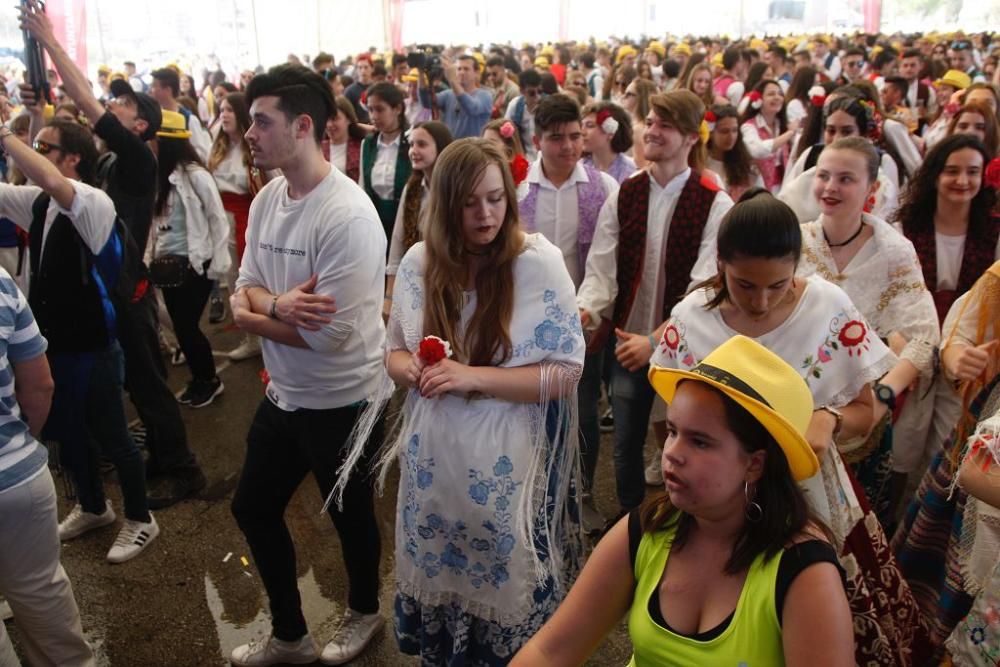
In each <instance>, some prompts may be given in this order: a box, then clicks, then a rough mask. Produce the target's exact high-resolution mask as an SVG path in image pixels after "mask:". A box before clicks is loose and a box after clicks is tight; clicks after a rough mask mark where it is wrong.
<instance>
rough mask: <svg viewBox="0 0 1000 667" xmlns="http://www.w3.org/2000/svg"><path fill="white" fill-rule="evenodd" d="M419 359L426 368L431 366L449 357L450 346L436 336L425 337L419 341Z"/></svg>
mask: <svg viewBox="0 0 1000 667" xmlns="http://www.w3.org/2000/svg"><path fill="white" fill-rule="evenodd" d="M417 354H419V355H420V358H421V359H423V360H424V363H425V364H427V365H428V366H433V365H434V364H436V363H437V362H439V361H441V360H442V359H447V358H448V357H450V356H451V346H450V345H449V344H448V343H447V342H446V341H443V340H441V339H440V338H438V337H437V336H426V337H424V339H423V340H422V341H420V348H419V350H418V351H417Z"/></svg>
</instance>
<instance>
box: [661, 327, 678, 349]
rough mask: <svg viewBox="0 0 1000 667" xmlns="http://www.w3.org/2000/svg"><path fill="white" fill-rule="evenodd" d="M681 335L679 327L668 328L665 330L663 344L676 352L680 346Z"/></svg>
mask: <svg viewBox="0 0 1000 667" xmlns="http://www.w3.org/2000/svg"><path fill="white" fill-rule="evenodd" d="M680 342H681V335H680V334H679V333H677V327H675V326H674V325H673V324H670V325H668V326H667V328H666V329H664V330H663V343H664V345H666V346H667V347H668V348H669V349H671V350H676V349H677V346H678V345H680Z"/></svg>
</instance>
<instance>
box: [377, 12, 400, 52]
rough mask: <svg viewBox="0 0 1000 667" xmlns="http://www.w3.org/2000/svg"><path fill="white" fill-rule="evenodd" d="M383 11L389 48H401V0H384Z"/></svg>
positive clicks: (394, 49)
mask: <svg viewBox="0 0 1000 667" xmlns="http://www.w3.org/2000/svg"><path fill="white" fill-rule="evenodd" d="M382 10H383V11H384V12H385V19H386V20H385V22H386V25H387V28H388V29H387V30H386V32H387V35H386V37H387V38H388V42H389V48H390V49H392V50H393V51H396V52H401V51H402V50H403V0H385V2H384V3H383V5H382Z"/></svg>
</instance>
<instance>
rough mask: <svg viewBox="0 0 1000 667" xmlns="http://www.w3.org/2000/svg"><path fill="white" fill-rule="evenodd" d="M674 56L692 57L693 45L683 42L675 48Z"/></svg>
mask: <svg viewBox="0 0 1000 667" xmlns="http://www.w3.org/2000/svg"><path fill="white" fill-rule="evenodd" d="M674 55H675V56H680V55H684V56H689V55H691V45H690V44H688V43H687V42H681V43H680V44H678V45H677V46H675V47H674Z"/></svg>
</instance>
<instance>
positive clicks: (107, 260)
mask: <svg viewBox="0 0 1000 667" xmlns="http://www.w3.org/2000/svg"><path fill="white" fill-rule="evenodd" d="M35 95H36V93H35V91H34V89H33V88H32V86H31V85H29V84H26V85H23V86H22V87H21V99H22V101H23V102H24V106H25V107H26V108H27V109H29V110H30V112H31V113H32V114H34V115H35V116H36V120H40V117H41V114H42V108H43V107H42V105H41V104H39V103H37V102H36V99H37V98H36V97H35ZM0 147H2V148H3V150H4V151H5V152H6V153H7V154H8V155H9V156H11V157H13V158H14V159H15V160H16V161H17V164H18V165H19V166H20V167H21V169H22V171H24V174H25V176H27V177H28V180H29V181H30V182H31V183H35V184H36V185H24V186H14V185H0V216H5V217H7V218H10V219H11V220H13V221H14V222H15V223H16V224H17V225H18V226H19V227H21V228H22V229H25V230H27V232H28V238H29V242H28V245H29V249H30V251H31V254H30V257H31V262H30V266H31V283H30V284H31V289H30V292H29V294H28V301H29V303H30V304H31V307H32V310H33V311H34V314H35V317H36V318H37V319H38V325H39V328H40V330H41V332H42V334H43V335H44V336H45V338H46V339H48V342H49V347H48V361H49V364H50V365H51V367H52V377H53V379H54V380H55V395H54V398H53V402H52V412H51V414H50V417H49V420H48V422H47V423H46V425H45V431H44V433H43V434H44V436H45V438H46V439H48V440H55V441H58V442H59V444H60V445H61V450H60V453H61V459H62V462H63V465H64V466H65V467H66V469H67V470H68V471H69V473H70V475H71V477H72V479H73V481H74V484H75V487H76V493H77V497H78V499H79V500H78V502H77V504H76V505H75V506H74V507H73V509H72V511H71V512H70V513H69V515H68V516H67V517H66V518H65V519H63V521H62V522H61V523H60V524H59V538H60V539H61V540H64V541H65V540H69V539H73V538H74V537H77V536H79V535H82V534H84V533H86V532H89V531H90V530H93V529H96V528H100V527H102V526H107V525H109V524H112V523H114V521H115V512H114V510H113V509H111V503H110V501H108V500H107V499H106V498H105V495H104V485H103V482H102V480H101V474H100V458H101V454H102V453H103V454H104V455H105V456H107V457H108V458H109V459H111V462H112V463H113V464H114V466H115V470H116V472H117V474H118V480H119V483H120V484H121V487H122V496H123V500H124V504H125V522H124V525H123V526H122V528H121V531H120V532H119V534H118V537H117V538H116V539H115V542H114V545H113V546H112V547H111V549H110V550H109V551H108V556H107V558H108V560H109V561H110V562H112V563H122V562H125V561H126V560H129V559H130V558H133V557H135V556H137V555H138V554H139V553H140V552H141V551H142V550H144V549H145V548H146V547H148V546H149V544H150V543H151V542H152V541H153V540H154V539H156V536H157V535H159V533H160V528H159V526H158V525H157V523H156V519H154V518H153V516H152V514H150V513H149V507H148V505H147V500H146V476H145V465H144V463H143V460H142V454H141V453H140V452H139V450H138V448H137V447H136V446H135V442H133V440H132V437H131V436H130V435H129V432H128V425H127V421H126V419H125V409H124V406H123V405H122V381H123V376H124V360H123V356H122V350H121V346H120V345H119V344H118V340H117V318H116V312H115V307H114V304H113V303H112V300H111V297H110V294H111V293H112V292H113V291H114V290H115V287H116V286H117V282H118V277H119V273H120V271H121V266H122V263H121V260H122V254H121V253H122V248H121V244H120V241H121V239H120V237H119V236H118V235H117V233H116V232H115V224H116V219H117V216H116V214H115V207H114V204H113V203H112V201H111V198H110V197H108V195H107V194H105V193H104V192H103V191H101V190H98V189H97V188H95V187H93V186H91V185H89V182H92V181H93V178H94V168H95V165H96V163H97V148H96V147H95V146H94V137H93V135H92V134H91V133H90V130H88V129H87V128H85V127H83V126H82V125H80V124H79V123H76V122H74V121H66V120H59V119H56V120H53V121H52V122H51V123H50V124H49V125H47V126H45V127H43V128H42V129H41V131H40V132H39V133H38V135H37V137H36V139H35V141H34V144H33V147H34V150H32V147H31V146H28V145H26V144H24V143H22V142H20V141H18V140H17V139H16V138H14V135H13V133H11V132H10V130H9V129H7V128H0ZM116 242H119V243H116Z"/></svg>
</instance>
